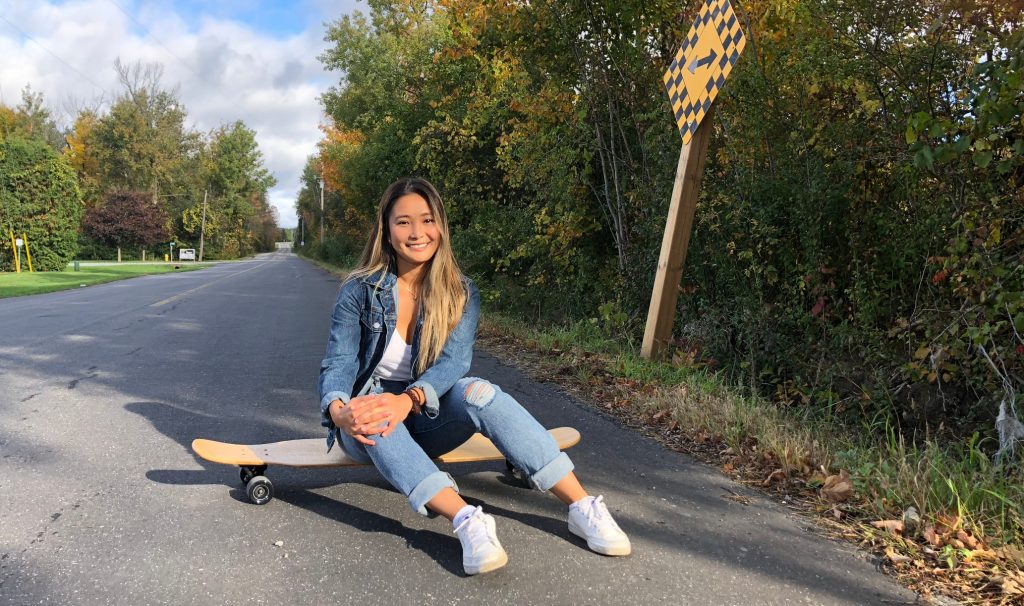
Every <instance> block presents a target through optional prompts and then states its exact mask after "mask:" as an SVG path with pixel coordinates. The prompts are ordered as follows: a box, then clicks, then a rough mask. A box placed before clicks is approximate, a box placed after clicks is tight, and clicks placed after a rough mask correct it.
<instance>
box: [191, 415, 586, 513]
mask: <svg viewBox="0 0 1024 606" xmlns="http://www.w3.org/2000/svg"><path fill="white" fill-rule="evenodd" d="M548 433H550V434H551V437H552V438H554V440H555V442H556V443H557V444H558V448H559V449H561V450H565V449H567V448H572V447H573V446H575V445H576V444H578V443H579V441H580V432H578V431H576V430H575V429H574V428H572V427H557V428H555V429H551V430H549V431H548ZM192 451H193V452H195V453H196V454H197V455H198V456H199V457H201V458H203V459H206V460H207V461H211V462H213V463H222V464H225V465H237V466H238V467H240V468H241V472H240V474H239V476H240V478H241V480H242V482H243V483H244V484H246V492H247V494H248V495H249V499H250V500H251V501H252V502H253V503H256V504H257V505H263V504H264V503H267V502H269V501H270V499H271V498H273V486H272V485H271V483H270V480H268V479H267V478H266V477H264V476H263V473H264V472H265V471H266V469H267V467H268V466H269V465H282V466H284V467H355V466H359V465H367V463H362V462H360V461H356V460H355V459H353V458H351V457H349V456H348V455H346V454H345V451H344V450H343V449H342V448H341V446H340V445H336V446H335V447H334V448H333V449H331V452H327V445H326V441H325V440H324V438H309V439H304V440H287V441H284V442H272V443H270V444H230V443H227V442H217V441H215V440H206V439H202V438H198V439H196V440H193V441H192ZM504 458H505V457H504V455H502V454H501V452H500V451H499V450H498V448H497V447H496V446H495V445H494V444H493V443H492V442H491V441H490V440H488V439H487V438H486V437H484V436H483V435H481V434H479V433H478V434H475V435H473V437H472V438H470V439H469V440H467V441H466V442H465V443H464V444H463V445H462V446H459V447H458V448H456V449H455V450H453V451H451V452H449V453H447V454H443V455H441V456H440V457H438V458H437V459H436V460H437V461H438V462H439V463H470V462H476V461H500V460H503V459H504ZM509 470H510V471H512V467H511V465H509Z"/></svg>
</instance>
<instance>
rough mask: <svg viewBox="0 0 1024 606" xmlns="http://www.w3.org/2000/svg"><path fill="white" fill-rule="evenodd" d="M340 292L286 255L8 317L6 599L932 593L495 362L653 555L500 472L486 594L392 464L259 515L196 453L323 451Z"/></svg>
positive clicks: (17, 308)
mask: <svg viewBox="0 0 1024 606" xmlns="http://www.w3.org/2000/svg"><path fill="white" fill-rule="evenodd" d="M337 287H338V284H337V281H336V279H334V278H332V277H331V276H329V275H328V274H326V273H324V272H322V271H321V270H319V269H317V268H315V267H313V266H311V265H309V264H307V263H305V262H303V261H302V260H300V259H298V258H296V257H294V256H292V255H291V254H289V253H273V254H268V255H262V256H260V257H258V258H256V259H254V260H250V261H245V262H241V263H232V264H223V265H218V266H215V267H212V268H208V269H204V270H202V271H197V272H188V273H181V274H170V275H157V276H146V277H141V278H136V279H132V280H126V281H121V282H115V283H111V284H105V285H99V286H93V287H88V288H82V289H79V290H74V291H65V292H59V293H52V294H45V295H37V296H32V297H22V298H15V299H5V300H0V603H2V604H19V605H20V604H131V605H142V604H239V603H249V604H323V603H332V604H337V603H342V604H349V603H356V602H358V603H363V604H377V603H393V604H406V603H408V604H455V603H469V602H474V603H485V604H510V603H514V604H630V603H641V604H714V605H720V604H722V605H724V604H743V605H746V604H880V603H886V604H892V603H907V602H912V601H913V600H914V597H915V596H914V595H913V594H912V593H910V592H908V591H906V590H904V589H901V588H899V587H898V586H896V585H895V584H894V583H893V582H892V581H891V580H890V579H888V578H887V577H885V576H883V575H882V574H880V573H878V572H877V571H875V570H874V569H873V567H872V564H871V563H870V562H869V561H868V560H867V559H866V558H865V557H864V556H863V555H858V554H856V553H855V552H854V551H853V550H852V549H851V548H850V547H849V546H846V545H842V544H838V543H834V542H832V541H829V540H827V539H824V538H822V537H820V536H818V535H817V534H816V533H814V532H810V531H809V524H808V523H807V522H806V521H803V520H801V519H799V518H797V517H794V516H792V515H789V514H788V513H787V512H786V511H785V510H784V508H782V507H781V506H778V505H776V504H773V503H771V502H769V501H766V500H764V499H762V498H759V497H758V496H757V495H756V494H751V493H749V492H748V491H747V490H746V489H744V488H743V487H741V486H738V485H735V484H732V483H731V482H729V480H728V479H727V478H724V477H723V476H721V475H720V474H718V473H717V472H715V471H714V470H712V469H709V468H707V467H705V466H703V465H700V464H697V463H694V462H693V461H691V460H690V459H688V458H687V457H685V456H683V455H680V454H678V453H675V452H671V451H667V450H665V449H663V448H662V447H660V446H659V445H658V444H656V443H655V442H653V441H651V440H649V439H647V438H644V437H642V436H640V435H638V434H636V433H634V432H632V431H630V430H628V429H625V428H622V427H620V426H618V425H617V424H616V423H614V421H612V420H609V419H607V418H605V417H603V416H601V415H600V414H597V413H596V412H594V411H593V410H591V409H590V408H589V407H587V406H586V405H584V404H580V403H578V402H574V401H573V400H571V399H570V398H568V397H566V396H565V395H564V394H562V393H560V392H559V391H558V390H557V389H555V388H554V387H552V386H549V385H544V384H538V383H535V382H532V381H530V380H529V379H527V378H526V377H524V376H523V375H522V374H520V373H519V372H517V371H516V370H514V369H510V368H508V367H505V366H502V365H500V364H499V363H498V362H497V361H496V360H495V359H494V358H492V357H490V356H488V355H486V353H484V352H478V353H477V358H476V361H475V368H474V369H473V374H478V375H481V376H484V377H487V378H489V379H491V380H492V381H495V382H496V383H498V384H500V385H502V386H503V387H504V388H505V389H506V391H509V392H510V393H512V394H513V395H514V396H516V397H517V398H518V399H519V400H520V401H521V402H523V403H524V405H526V406H527V407H528V408H529V409H530V410H532V411H533V412H534V414H535V415H537V417H538V418H539V419H540V420H541V422H542V423H544V424H545V425H547V426H549V427H551V426H558V425H572V426H575V427H577V428H579V430H580V431H581V433H582V434H583V441H582V442H581V443H580V445H579V446H577V447H576V448H574V449H573V450H571V451H570V454H571V456H572V458H573V460H574V461H575V463H576V467H577V473H578V474H579V476H580V478H581V479H582V480H583V482H584V484H585V485H586V486H588V487H589V488H590V489H591V491H592V492H594V493H600V494H604V495H605V498H606V501H607V503H608V504H609V505H610V507H611V509H612V511H613V512H615V513H616V516H617V518H618V520H619V522H620V524H621V526H622V527H623V529H624V530H625V531H626V532H627V533H628V534H629V535H630V536H631V538H632V541H633V555H631V556H629V557H627V558H607V557H603V556H600V555H597V554H594V553H591V552H589V551H588V550H587V549H586V547H585V544H584V543H583V542H582V541H580V540H578V539H576V538H575V537H574V536H572V535H571V534H570V533H569V532H568V530H567V528H566V525H565V511H564V508H563V506H562V505H561V504H560V503H559V502H558V501H557V500H556V499H555V498H554V497H552V496H550V495H546V494H541V493H539V492H536V491H529V490H525V489H522V488H518V487H516V486H513V485H510V483H509V482H508V481H507V480H506V479H505V478H504V474H503V467H504V466H503V464H501V463H494V462H491V463H479V464H464V465H454V466H450V467H448V471H450V472H451V473H452V474H453V476H454V477H455V478H456V481H457V482H458V484H459V486H460V488H461V490H462V492H463V494H464V495H465V496H467V497H468V498H469V500H470V502H471V503H482V504H483V505H484V507H485V509H486V510H487V511H489V512H490V513H492V514H494V516H495V518H496V519H497V522H498V533H499V534H498V536H499V538H500V539H501V540H502V542H503V543H504V545H505V547H506V550H507V551H508V553H509V558H510V560H509V564H508V566H506V567H505V568H504V569H502V570H501V571H498V572H496V573H493V574H488V575H482V576H479V577H466V576H464V575H463V573H462V568H461V555H460V553H461V552H460V547H459V542H458V540H457V538H456V537H455V536H454V535H453V534H452V533H451V530H450V526H449V524H448V523H447V521H445V520H444V519H443V518H433V519H430V518H424V517H420V516H419V515H417V514H415V513H414V512H413V511H412V510H411V509H410V508H409V506H408V505H407V503H406V501H405V499H404V498H403V497H402V496H401V495H399V494H398V493H396V492H394V491H393V490H391V489H390V488H389V487H388V486H387V484H386V483H385V482H384V481H383V480H382V479H381V478H380V477H379V476H378V475H377V474H376V471H374V470H373V469H372V468H356V469H340V470H338V469H321V470H302V469H299V470H292V469H286V468H271V469H270V471H269V472H268V475H269V476H270V477H271V479H272V480H273V481H274V484H275V488H276V491H277V496H276V498H275V500H274V501H272V502H271V503H270V504H268V505H265V506H262V507H260V506H255V505H251V504H249V503H248V501H247V500H246V498H245V494H244V491H243V490H242V489H241V487H240V485H239V482H238V474H237V470H236V469H234V468H231V467H227V466H223V465H216V464H212V463H207V462H205V461H202V460H199V459H197V458H196V457H195V456H193V455H192V453H191V450H190V448H189V445H190V443H191V441H192V439H193V438H196V437H209V438H214V439H220V440H226V441H234V442H269V441H275V440H284V439H290V438H299V437H314V436H319V435H321V428H320V426H319V409H318V406H317V397H316V393H315V392H316V389H315V380H316V375H317V370H318V366H319V361H320V357H321V354H322V351H323V346H324V344H325V342H326V336H327V328H328V320H329V314H330V309H331V306H332V305H333V302H334V296H335V293H336V292H337ZM727 489H728V490H727ZM729 491H734V492H736V493H740V494H749V495H750V496H751V503H750V504H749V505H744V504H742V503H740V502H737V501H735V500H730V499H727V498H724V497H725V496H728V495H729V494H730V493H729ZM278 541H280V542H282V545H281V546H279V547H278V546H275V543H276V542H278Z"/></svg>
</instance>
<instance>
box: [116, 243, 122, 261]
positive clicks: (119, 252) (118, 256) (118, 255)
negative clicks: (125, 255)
mask: <svg viewBox="0 0 1024 606" xmlns="http://www.w3.org/2000/svg"><path fill="white" fill-rule="evenodd" d="M117 262H118V263H120V262H121V247H120V246H118V247H117Z"/></svg>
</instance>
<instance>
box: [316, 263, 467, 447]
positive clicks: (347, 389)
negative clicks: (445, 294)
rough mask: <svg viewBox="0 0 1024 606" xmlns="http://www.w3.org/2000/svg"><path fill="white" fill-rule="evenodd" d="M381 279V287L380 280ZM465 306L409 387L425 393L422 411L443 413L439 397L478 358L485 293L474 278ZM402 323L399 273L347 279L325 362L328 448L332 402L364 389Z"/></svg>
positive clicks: (415, 343) (415, 346)
mask: <svg viewBox="0 0 1024 606" xmlns="http://www.w3.org/2000/svg"><path fill="white" fill-rule="evenodd" d="M378 281H380V285H379V286H378V284H377V282H378ZM464 285H465V287H466V290H467V298H466V307H465V309H464V310H463V312H462V318H461V319H460V320H459V323H458V324H456V326H455V329H454V330H452V332H451V334H450V335H448V340H447V341H446V342H445V345H444V348H443V349H442V350H441V355H439V356H438V357H437V360H435V361H434V364H433V365H431V366H430V368H428V369H426V370H425V371H424V372H423V374H421V375H416V374H415V372H416V370H415V368H414V369H413V373H414V376H413V382H412V383H411V384H410V385H409V387H419V388H421V389H422V390H423V394H424V395H425V396H426V404H425V405H424V409H423V413H424V414H426V415H427V416H428V417H431V418H433V417H436V416H437V414H438V399H439V398H440V397H441V396H443V395H444V394H445V393H447V392H448V390H449V389H451V388H452V385H455V382H456V381H458V380H459V379H461V378H462V377H464V376H465V375H466V373H467V372H468V371H469V364H470V362H471V361H472V359H473V342H474V341H475V340H476V327H477V321H478V320H479V318H480V293H479V292H478V291H477V289H476V286H474V285H473V283H472V281H470V280H469V278H465V281H464ZM397 324H398V278H397V276H396V275H395V274H394V273H392V272H387V273H386V274H384V277H383V280H381V274H380V273H379V272H378V273H375V274H371V275H369V276H364V277H362V278H356V279H353V280H348V281H346V282H345V283H344V284H342V286H341V290H340V291H339V292H338V300H337V302H336V303H335V305H334V313H333V314H331V333H330V338H328V340H327V351H326V353H325V354H324V359H323V361H322V362H321V363H320V380H319V382H318V387H319V391H320V413H321V417H322V418H321V423H320V424H321V425H323V426H324V427H326V428H327V429H328V431H329V433H328V436H327V449H328V451H329V450H330V449H331V447H332V446H333V445H334V442H335V439H336V430H337V428H336V427H335V425H334V422H333V421H332V420H331V416H330V414H328V412H327V407H328V406H329V405H330V403H331V402H333V401H334V400H341V401H342V402H344V403H346V404H348V401H349V400H351V399H352V397H353V395H359V394H362V393H365V392H366V391H367V388H368V387H369V386H370V385H369V384H370V378H371V376H372V375H373V370H374V369H375V368H376V367H377V364H378V363H379V362H380V360H381V358H382V357H383V356H384V350H385V348H387V345H388V340H389V339H390V338H391V335H393V334H394V333H395V328H396V326H397ZM422 324H423V317H422V314H421V315H420V316H419V317H418V318H417V320H416V331H415V333H414V334H413V339H412V359H413V360H416V357H417V355H418V353H419V339H420V327H421V326H422ZM414 366H415V364H414Z"/></svg>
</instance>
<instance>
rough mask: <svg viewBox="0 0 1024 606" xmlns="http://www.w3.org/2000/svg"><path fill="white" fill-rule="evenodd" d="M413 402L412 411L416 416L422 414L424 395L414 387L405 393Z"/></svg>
mask: <svg viewBox="0 0 1024 606" xmlns="http://www.w3.org/2000/svg"><path fill="white" fill-rule="evenodd" d="M402 393H404V394H406V395H408V396H409V399H410V400H412V411H413V412H414V413H416V414H420V409H421V408H422V407H423V393H422V392H421V391H420V389H419V388H418V387H412V388H409V389H407V390H405V391H404V392H402Z"/></svg>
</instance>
